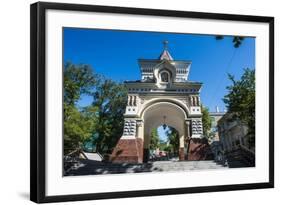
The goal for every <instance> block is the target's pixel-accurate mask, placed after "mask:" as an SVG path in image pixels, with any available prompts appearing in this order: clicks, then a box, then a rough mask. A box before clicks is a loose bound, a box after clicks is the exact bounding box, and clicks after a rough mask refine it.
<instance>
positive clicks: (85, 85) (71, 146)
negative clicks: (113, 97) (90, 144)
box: [63, 63, 97, 154]
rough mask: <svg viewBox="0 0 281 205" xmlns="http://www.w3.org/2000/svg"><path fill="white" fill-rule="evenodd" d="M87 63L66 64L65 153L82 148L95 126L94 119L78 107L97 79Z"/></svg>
mask: <svg viewBox="0 0 281 205" xmlns="http://www.w3.org/2000/svg"><path fill="white" fill-rule="evenodd" d="M96 77H97V76H96V75H95V74H94V73H93V71H92V69H91V68H90V67H89V66H87V65H74V64H71V63H67V64H65V66H64V103H63V105H64V114H63V117H64V153H65V154H67V153H68V152H71V151H73V150H75V149H79V148H82V145H83V143H84V142H85V141H86V140H88V139H89V138H90V137H91V135H92V131H93V128H94V120H93V118H92V117H90V116H87V115H86V113H85V112H81V110H80V109H78V107H77V105H76V103H77V101H78V100H79V99H80V97H81V95H83V94H88V93H90V92H91V90H92V88H93V87H94V86H95V84H96V82H97V79H96Z"/></svg>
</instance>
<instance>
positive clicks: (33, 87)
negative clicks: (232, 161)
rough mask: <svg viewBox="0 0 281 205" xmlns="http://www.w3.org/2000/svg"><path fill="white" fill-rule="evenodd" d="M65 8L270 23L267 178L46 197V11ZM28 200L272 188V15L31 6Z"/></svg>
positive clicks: (70, 9)
mask: <svg viewBox="0 0 281 205" xmlns="http://www.w3.org/2000/svg"><path fill="white" fill-rule="evenodd" d="M48 9H54V10H68V11H86V12H102V13H122V14H130V15H135V14H136V15H152V16H163V17H164V16H168V17H181V18H195V19H215V20H229V21H231V20H234V21H247V22H263V23H267V24H268V25H269V51H268V52H269V104H270V106H269V133H268V134H269V135H268V137H269V181H268V182H263V183H249V184H238V185H237V184H236V185H234V184H233V185H221V186H204V187H195V188H194V187H193V188H170V189H157V190H140V191H126V192H123V191H121V192H107V193H89V194H75V195H59V196H46V190H45V185H46V179H45V176H46V165H45V157H46V154H45V151H46V149H45V145H46V143H45V142H46V127H45V123H46V121H45V116H46V93H45V90H46V81H45V74H46V70H45V69H46V68H45V63H46V62H45V48H46V46H45V37H46V36H45V35H46V32H45V26H46V21H45V20H46V10H48ZM30 110H31V111H30V199H31V201H34V202H37V203H45V202H62V201H76V200H97V199H110V198H123V197H141V196H155V195H169V194H187V193H198V192H215V191H216V192H217V191H231V190H245V189H261V188H273V187H274V18H273V17H265V16H249V15H232V14H231V15H230V14H218V13H203V12H187V11H173V10H156V9H143V8H126V7H110V6H97V5H82V4H65V3H47V2H38V3H34V4H32V5H31V7H30Z"/></svg>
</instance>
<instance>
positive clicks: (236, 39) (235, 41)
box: [216, 35, 244, 48]
mask: <svg viewBox="0 0 281 205" xmlns="http://www.w3.org/2000/svg"><path fill="white" fill-rule="evenodd" d="M222 39H224V36H222V35H218V36H216V40H222ZM243 40H244V37H242V36H233V39H232V43H233V46H234V47H235V48H239V47H240V45H241V44H242V42H243Z"/></svg>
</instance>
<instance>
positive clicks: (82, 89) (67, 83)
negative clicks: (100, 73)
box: [63, 63, 98, 105]
mask: <svg viewBox="0 0 281 205" xmlns="http://www.w3.org/2000/svg"><path fill="white" fill-rule="evenodd" d="M63 76H64V83H63V84H64V103H66V104H67V105H74V104H75V103H76V102H77V101H78V100H79V99H80V97H81V95H83V94H89V92H90V91H91V90H92V88H93V87H94V86H95V85H96V83H97V80H98V77H97V75H95V74H94V73H93V70H92V68H91V67H90V66H89V65H74V64H72V63H66V64H65V66H64V72H63Z"/></svg>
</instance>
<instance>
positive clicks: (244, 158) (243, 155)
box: [226, 147, 255, 168]
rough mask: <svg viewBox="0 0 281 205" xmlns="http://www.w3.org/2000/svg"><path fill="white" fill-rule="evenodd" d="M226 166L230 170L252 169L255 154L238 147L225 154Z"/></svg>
mask: <svg viewBox="0 0 281 205" xmlns="http://www.w3.org/2000/svg"><path fill="white" fill-rule="evenodd" d="M226 159H227V165H228V167H230V168H241V167H254V166H255V154H254V153H252V152H250V151H248V150H246V149H243V147H239V148H237V149H235V150H232V151H231V152H228V153H227V154H226Z"/></svg>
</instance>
